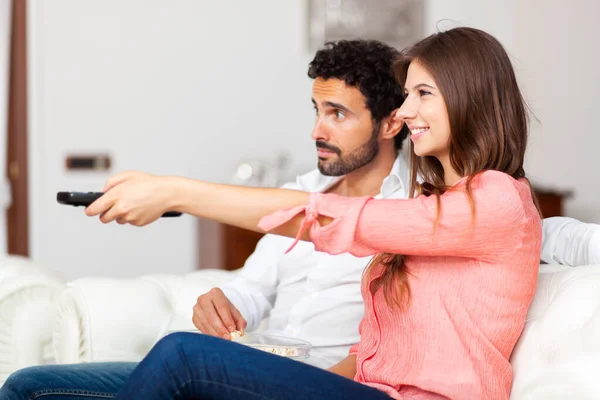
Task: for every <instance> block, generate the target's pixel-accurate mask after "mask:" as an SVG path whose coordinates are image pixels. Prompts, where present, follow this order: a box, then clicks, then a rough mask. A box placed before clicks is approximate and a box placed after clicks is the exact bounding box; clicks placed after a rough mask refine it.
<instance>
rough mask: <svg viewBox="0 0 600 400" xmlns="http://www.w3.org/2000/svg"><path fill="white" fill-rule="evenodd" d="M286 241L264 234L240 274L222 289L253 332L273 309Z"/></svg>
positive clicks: (248, 328)
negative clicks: (279, 268) (279, 265)
mask: <svg viewBox="0 0 600 400" xmlns="http://www.w3.org/2000/svg"><path fill="white" fill-rule="evenodd" d="M288 242H289V240H288V239H286V238H281V237H277V236H275V235H265V236H264V237H263V238H261V239H260V241H259V242H258V244H257V245H256V249H255V250H254V252H253V253H252V255H251V256H250V257H248V259H247V260H246V263H245V264H244V266H243V267H242V269H241V270H240V271H239V273H238V275H237V276H236V277H235V278H234V279H232V280H231V281H229V282H227V283H226V284H225V285H223V286H222V287H221V290H223V293H224V294H225V296H227V298H228V299H229V301H231V303H233V305H234V306H235V307H236V308H237V309H238V310H239V311H240V313H241V314H242V317H244V319H245V320H246V322H247V323H248V326H247V327H246V330H248V331H252V330H254V329H256V328H258V326H259V325H260V322H261V321H262V320H263V318H265V317H266V316H267V315H268V314H269V313H270V312H271V309H272V308H273V305H274V303H275V298H276V292H277V283H278V281H279V279H278V272H277V271H278V268H277V264H278V262H279V258H280V257H281V255H282V254H283V251H282V249H284V248H285V247H284V246H285V245H284V244H282V243H286V244H287V243H288Z"/></svg>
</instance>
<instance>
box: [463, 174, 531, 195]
mask: <svg viewBox="0 0 600 400" xmlns="http://www.w3.org/2000/svg"><path fill="white" fill-rule="evenodd" d="M524 185H525V186H529V183H528V182H527V180H525V179H515V178H513V177H512V176H510V175H509V174H507V173H505V172H501V171H495V170H488V171H483V172H480V173H479V174H477V175H475V177H473V180H472V186H473V188H477V189H488V190H495V189H498V190H501V191H503V192H514V193H515V194H517V193H518V192H520V191H521V190H522V188H523V186H524Z"/></svg>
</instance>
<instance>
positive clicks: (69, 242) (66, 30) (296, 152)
mask: <svg viewBox="0 0 600 400" xmlns="http://www.w3.org/2000/svg"><path fill="white" fill-rule="evenodd" d="M29 2H30V5H29V6H30V11H31V13H30V21H29V28H30V32H29V35H30V36H29V37H30V55H29V56H30V58H29V61H30V71H29V72H30V74H29V78H30V90H31V96H30V100H31V110H30V134H31V147H30V161H31V169H30V171H31V172H32V177H31V180H30V182H31V188H30V189H31V192H30V193H31V196H32V199H31V200H32V202H31V215H32V218H31V227H30V228H31V230H30V232H31V235H32V237H31V249H32V255H33V257H34V258H36V259H38V260H39V261H42V262H45V263H46V264H48V265H49V266H50V267H51V268H53V269H55V270H57V271H60V272H61V273H63V274H64V276H65V277H67V278H74V277H79V276H85V275H89V274H95V275H98V274H102V275H112V276H134V275H139V274H141V273H144V272H153V271H171V272H183V271H189V270H192V269H194V268H195V267H196V247H197V242H198V238H197V237H196V222H195V221H194V220H193V219H192V218H191V217H184V218H182V219H179V220H163V221H160V222H158V223H156V224H154V225H152V226H149V227H146V228H143V229H137V228H132V227H122V226H117V225H114V226H112V225H109V226H103V225H101V224H100V223H99V222H98V221H96V220H93V219H87V218H86V217H84V216H83V211H82V210H77V209H71V208H67V207H64V206H59V205H57V204H56V203H55V200H54V196H55V193H56V191H57V190H97V189H99V188H101V186H102V184H103V182H104V180H105V179H106V178H107V177H108V174H104V173H96V174H92V173H80V174H74V173H67V172H66V171H65V170H64V157H65V155H66V154H68V153H69V152H95V151H104V150H106V151H109V152H110V153H111V154H112V157H113V163H114V168H113V170H112V171H111V172H116V171H121V170H124V169H128V168H135V169H141V170H145V171H150V172H155V173H165V174H180V175H188V176H193V177H197V178H201V179H208V180H213V181H227V180H228V178H229V176H230V175H231V173H232V172H233V169H234V166H235V164H236V162H237V161H239V160H241V159H244V158H248V157H250V156H253V157H257V158H268V157H273V156H274V155H275V154H276V153H277V152H278V151H280V150H283V149H286V150H288V151H290V153H291V154H292V155H293V160H292V162H293V164H294V166H295V168H294V169H295V170H305V169H307V168H312V167H313V165H314V152H313V144H312V141H311V140H310V137H309V135H310V131H311V128H312V121H313V114H312V108H311V105H310V101H309V98H310V80H309V79H308V78H307V77H306V68H307V64H308V62H309V61H310V60H311V59H312V56H313V54H312V53H309V52H308V51H307V50H306V46H305V38H306V24H305V19H304V18H305V15H304V12H305V6H304V5H305V2H304V0H296V1H289V0H288V1H281V0H262V1H258V2H246V1H241V0H228V1H225V0H221V1H208V0H205V1H200V0H175V1H173V0H170V1H167V0H127V1H123V0H102V1H100V0H96V1H91V0H90V1H81V0H52V1H51V2H50V1H42V0H29ZM425 11H426V12H425V15H426V21H425V26H426V29H427V33H431V32H434V31H435V30H436V25H437V23H438V21H440V20H443V19H449V20H451V21H443V22H441V23H440V24H439V25H438V26H439V28H440V29H448V28H450V27H453V26H457V25H471V26H476V27H479V28H482V29H485V30H487V31H489V32H490V33H492V34H493V35H495V36H496V37H497V38H498V39H500V40H501V41H502V42H503V44H504V45H505V46H506V48H507V49H508V51H509V53H511V55H512V56H513V61H514V63H515V66H516V69H517V72H518V75H519V79H520V81H521V82H522V85H523V88H524V91H525V95H526V98H527V100H528V101H529V103H530V104H531V105H532V106H533V109H534V111H535V113H536V115H537V116H538V118H539V119H540V120H541V121H542V123H543V127H541V126H539V125H537V126H536V125H534V127H533V133H532V140H531V145H530V152H529V158H528V173H529V175H530V177H531V178H532V179H533V181H534V182H535V183H538V184H543V185H546V186H551V187H555V188H558V189H572V190H573V191H574V194H575V196H574V198H573V200H572V201H570V202H569V203H568V206H567V209H566V211H567V214H568V215H571V216H575V217H578V218H582V219H584V220H587V221H595V222H600V205H599V204H598V202H597V200H596V199H597V198H598V197H599V196H598V195H600V187H599V185H597V184H596V182H597V178H596V176H597V175H598V172H600V171H599V168H598V163H597V162H595V160H596V157H595V154H596V152H597V151H598V150H597V149H598V148H600V146H599V145H600V138H599V136H600V135H598V134H596V132H595V130H596V129H595V124H594V122H595V121H594V120H593V119H592V118H590V117H589V116H590V115H592V116H593V115H594V113H595V112H596V110H597V109H598V108H599V106H600V101H599V98H598V93H599V90H598V85H599V83H598V82H599V79H598V78H599V77H598V72H597V71H598V68H597V62H598V57H599V56H598V52H597V50H598V49H597V45H594V43H595V38H597V37H600V24H598V22H599V18H598V3H597V2H596V1H595V0H574V1H571V2H569V6H568V7H564V3H562V2H559V1H557V0H549V1H541V0H528V1H518V0H497V1H481V0H429V1H428V2H427V5H426V10H425ZM594 46H595V47H594Z"/></svg>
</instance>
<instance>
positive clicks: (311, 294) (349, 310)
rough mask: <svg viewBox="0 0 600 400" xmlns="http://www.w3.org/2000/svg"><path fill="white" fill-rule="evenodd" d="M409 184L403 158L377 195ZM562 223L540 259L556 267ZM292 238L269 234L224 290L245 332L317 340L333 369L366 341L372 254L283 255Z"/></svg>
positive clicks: (312, 185)
mask: <svg viewBox="0 0 600 400" xmlns="http://www.w3.org/2000/svg"><path fill="white" fill-rule="evenodd" d="M340 179H341V178H340V177H327V176H324V175H322V174H321V173H319V171H318V170H314V171H311V172H310V173H308V174H306V175H302V176H299V177H297V180H296V182H294V183H289V184H286V185H284V186H283V187H284V188H289V189H296V190H302V191H306V192H324V191H326V190H327V189H328V188H330V187H331V186H332V185H334V184H335V183H337V182H338V181H339V180H340ZM408 185H409V169H408V165H407V162H406V160H405V159H404V158H403V155H400V156H398V158H396V161H395V162H394V165H393V168H392V171H391V173H390V175H389V176H387V177H386V178H385V179H384V181H383V184H382V185H381V189H380V193H379V194H378V195H377V196H375V198H388V199H392V198H407V197H408V190H409V187H408ZM560 220H565V221H566V220H567V219H566V218H558V220H557V219H554V221H555V222H554V223H551V224H547V223H546V221H545V222H544V231H543V234H544V240H543V248H542V255H543V256H542V259H544V258H545V257H544V255H546V256H547V255H548V254H552V258H553V260H554V262H562V261H563V260H564V259H565V257H564V256H563V255H561V254H562V253H560V252H561V251H563V250H561V248H562V246H561V245H560V244H558V245H557V240H558V242H560V241H561V240H562V239H557V238H558V230H559V229H562V228H563V227H564V226H563V225H562V224H561V223H560ZM563 222H564V221H563ZM571 223H572V222H571ZM580 224H581V223H580ZM546 236H547V237H548V238H549V239H548V240H547V239H546ZM293 241H294V239H292V238H287V237H283V236H277V235H271V234H267V235H265V236H264V237H263V238H262V239H261V240H260V241H259V242H258V245H257V246H256V250H255V251H254V253H252V255H251V256H250V257H249V258H248V260H247V261H246V263H245V264H244V267H243V268H242V269H241V270H240V272H239V274H238V275H237V276H236V278H235V279H233V280H232V281H230V282H228V283H227V284H226V285H224V286H223V287H222V288H221V289H222V290H223V292H224V293H225V295H226V296H227V297H228V298H229V300H230V301H231V302H232V303H233V305H235V307H236V308H237V309H238V310H239V311H240V313H241V314H242V316H243V317H244V318H245V319H246V321H247V322H248V327H247V331H252V330H254V329H256V328H257V327H258V326H259V325H260V323H261V321H262V320H263V319H264V318H266V317H269V320H268V328H267V331H269V332H273V333H278V334H281V335H285V336H291V337H296V338H298V339H302V340H305V341H307V342H309V343H311V345H312V349H311V356H310V359H309V360H308V361H307V362H308V363H309V364H312V365H315V366H317V367H320V368H328V367H330V366H332V365H333V364H336V363H338V362H339V361H341V360H342V359H343V358H344V357H346V356H347V355H348V350H349V349H350V346H352V345H353V344H355V343H358V341H359V339H360V335H359V333H358V325H359V323H360V320H361V319H362V317H363V314H364V304H363V300H362V297H361V293H360V282H361V278H362V274H363V272H364V270H365V267H366V266H367V264H368V263H369V261H370V260H371V257H365V258H357V257H354V256H352V255H350V254H340V255H330V254H327V253H323V252H318V251H315V249H314V246H313V244H312V243H310V242H303V241H300V242H298V244H297V245H296V247H294V249H293V250H292V251H291V252H289V253H288V254H284V252H285V250H286V249H288V248H289V247H290V245H291V244H292V242H293Z"/></svg>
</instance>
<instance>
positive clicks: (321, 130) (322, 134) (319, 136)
mask: <svg viewBox="0 0 600 400" xmlns="http://www.w3.org/2000/svg"><path fill="white" fill-rule="evenodd" d="M311 136H312V138H313V140H315V141H316V140H325V141H327V140H329V134H328V133H327V128H326V127H325V126H324V124H323V121H321V118H317V120H316V121H315V126H314V128H313V131H312V135H311Z"/></svg>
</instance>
